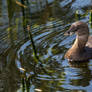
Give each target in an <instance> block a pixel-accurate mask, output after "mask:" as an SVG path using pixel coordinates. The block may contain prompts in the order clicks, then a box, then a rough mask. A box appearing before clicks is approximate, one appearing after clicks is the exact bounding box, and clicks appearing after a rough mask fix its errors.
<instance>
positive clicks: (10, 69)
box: [0, 49, 20, 92]
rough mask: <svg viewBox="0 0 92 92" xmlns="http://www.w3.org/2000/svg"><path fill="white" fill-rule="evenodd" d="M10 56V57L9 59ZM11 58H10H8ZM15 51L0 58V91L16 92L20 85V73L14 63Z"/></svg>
mask: <svg viewBox="0 0 92 92" xmlns="http://www.w3.org/2000/svg"><path fill="white" fill-rule="evenodd" d="M11 56H12V57H11ZM10 57H11V58H10ZM15 57H16V56H15V51H14V50H13V49H11V54H10V55H9V54H8V57H7V56H6V55H3V56H0V91H1V92H12V91H13V92H16V91H17V89H18V88H19V85H20V72H19V69H18V68H17V67H16V64H15V62H14V58H15Z"/></svg>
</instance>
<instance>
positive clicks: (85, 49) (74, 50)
mask: <svg viewBox="0 0 92 92" xmlns="http://www.w3.org/2000/svg"><path fill="white" fill-rule="evenodd" d="M72 33H75V34H76V40H75V42H74V44H73V46H72V47H71V48H70V49H69V50H68V51H67V52H66V54H65V58H67V59H68V60H69V61H86V60H89V59H92V36H89V28H88V25H87V24H86V23H84V22H81V21H78V22H75V23H73V24H72V25H71V27H70V29H69V30H68V31H66V33H65V34H67V35H70V34H72Z"/></svg>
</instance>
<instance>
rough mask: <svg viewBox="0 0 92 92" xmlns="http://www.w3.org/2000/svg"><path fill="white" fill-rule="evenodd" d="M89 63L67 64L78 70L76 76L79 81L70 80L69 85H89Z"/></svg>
mask: <svg viewBox="0 0 92 92" xmlns="http://www.w3.org/2000/svg"><path fill="white" fill-rule="evenodd" d="M88 63H89V62H85V63H69V64H70V66H71V67H74V68H78V70H79V71H78V72H77V74H78V75H77V76H78V77H79V79H72V80H70V82H71V85H73V86H82V87H86V86H89V85H90V80H91V79H92V78H91V76H92V74H91V70H90V69H89V66H88Z"/></svg>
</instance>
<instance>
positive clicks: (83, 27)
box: [65, 21, 89, 36]
mask: <svg viewBox="0 0 92 92" xmlns="http://www.w3.org/2000/svg"><path fill="white" fill-rule="evenodd" d="M73 33H75V34H76V35H78V36H82V35H87V34H89V28H88V25H87V24H86V23H84V22H81V21H78V22H75V23H73V24H72V25H71V27H70V28H69V30H68V31H66V32H65V35H71V34H73Z"/></svg>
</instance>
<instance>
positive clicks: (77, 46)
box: [71, 34, 89, 52]
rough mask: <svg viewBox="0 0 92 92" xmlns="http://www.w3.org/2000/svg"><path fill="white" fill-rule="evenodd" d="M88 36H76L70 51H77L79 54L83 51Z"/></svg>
mask: <svg viewBox="0 0 92 92" xmlns="http://www.w3.org/2000/svg"><path fill="white" fill-rule="evenodd" d="M88 36H89V35H88V34H85V35H83V36H78V35H77V37H76V40H75V42H74V44H73V46H72V48H71V49H73V50H76V51H79V52H81V51H84V47H85V45H86V43H87V41H88Z"/></svg>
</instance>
